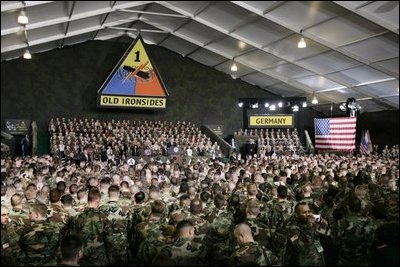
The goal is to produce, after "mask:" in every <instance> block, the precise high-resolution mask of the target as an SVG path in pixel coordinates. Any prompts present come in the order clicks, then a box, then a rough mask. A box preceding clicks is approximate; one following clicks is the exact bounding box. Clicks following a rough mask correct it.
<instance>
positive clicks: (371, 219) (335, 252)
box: [1, 148, 399, 266]
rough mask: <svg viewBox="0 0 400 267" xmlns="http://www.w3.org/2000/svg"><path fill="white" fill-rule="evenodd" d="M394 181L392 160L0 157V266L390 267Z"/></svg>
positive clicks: (394, 243) (394, 251)
mask: <svg viewBox="0 0 400 267" xmlns="http://www.w3.org/2000/svg"><path fill="white" fill-rule="evenodd" d="M397 149H398V148H397ZM396 155H398V151H397V154H396ZM398 180H399V158H398V156H395V157H393V156H392V154H391V155H386V156H382V155H362V156H339V155H329V154H324V155H323V154H319V155H298V156H296V157H294V156H285V155H281V156H276V155H275V156H263V157H248V158H246V159H244V160H241V161H238V160H231V161H229V162H226V161H221V160H220V159H218V158H216V159H212V158H199V159H193V160H188V161H187V160H183V159H180V158H179V157H174V158H170V159H169V160H167V161H162V160H161V159H160V158H158V157H154V158H148V160H144V159H140V160H138V162H136V164H134V165H129V164H128V163H126V162H125V161H121V162H120V164H115V163H114V162H110V161H102V160H101V159H95V158H94V159H93V160H91V161H81V162H80V163H79V164H76V162H74V161H68V160H65V159H63V158H62V157H52V156H50V155H46V156H40V157H38V156H33V157H24V158H19V157H16V158H13V159H11V158H3V159H1V182H2V184H1V206H2V207H1V240H2V248H1V262H2V264H4V265H9V266H10V265H34V266H38V265H55V264H58V265H63V266H65V265H77V264H80V265H90V266H93V265H95V266H102V265H177V266H190V265H195V266H198V265H204V266H206V265H207V266H208V265H211V266H215V265H217V266H218V265H307V266H308V265H314V266H315V265H334V266H342V265H343V266H344V265H373V264H379V265H391V264H395V265H397V264H398V229H399V217H398V216H399V215H398V211H399V200H398V199H399V198H398V197H399V195H398V194H399V187H398Z"/></svg>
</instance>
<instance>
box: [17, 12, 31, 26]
mask: <svg viewBox="0 0 400 267" xmlns="http://www.w3.org/2000/svg"><path fill="white" fill-rule="evenodd" d="M17 21H18V23H19V24H22V25H25V24H28V22H29V19H28V17H27V16H26V14H25V11H23V10H22V11H21V13H19V16H18V20H17Z"/></svg>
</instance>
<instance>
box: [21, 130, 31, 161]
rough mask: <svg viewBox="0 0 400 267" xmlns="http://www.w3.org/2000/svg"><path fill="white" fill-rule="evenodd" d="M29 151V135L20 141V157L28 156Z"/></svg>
mask: <svg viewBox="0 0 400 267" xmlns="http://www.w3.org/2000/svg"><path fill="white" fill-rule="evenodd" d="M30 149H31V141H30V140H29V135H25V137H24V138H22V140H21V150H22V156H23V157H25V156H28V155H29V154H30Z"/></svg>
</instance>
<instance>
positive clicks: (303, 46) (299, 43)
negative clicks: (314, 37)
mask: <svg viewBox="0 0 400 267" xmlns="http://www.w3.org/2000/svg"><path fill="white" fill-rule="evenodd" d="M300 34H301V38H300V41H299V42H298V43H297V47H298V48H306V47H307V44H306V41H305V40H304V37H303V30H301V31H300Z"/></svg>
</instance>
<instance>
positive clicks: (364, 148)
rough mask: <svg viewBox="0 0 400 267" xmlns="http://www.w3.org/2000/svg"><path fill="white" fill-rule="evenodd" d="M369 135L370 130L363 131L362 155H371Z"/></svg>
mask: <svg viewBox="0 0 400 267" xmlns="http://www.w3.org/2000/svg"><path fill="white" fill-rule="evenodd" d="M368 135H369V133H368V130H366V131H365V132H364V131H363V133H362V136H361V143H360V154H369V153H370V150H369V137H368Z"/></svg>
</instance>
